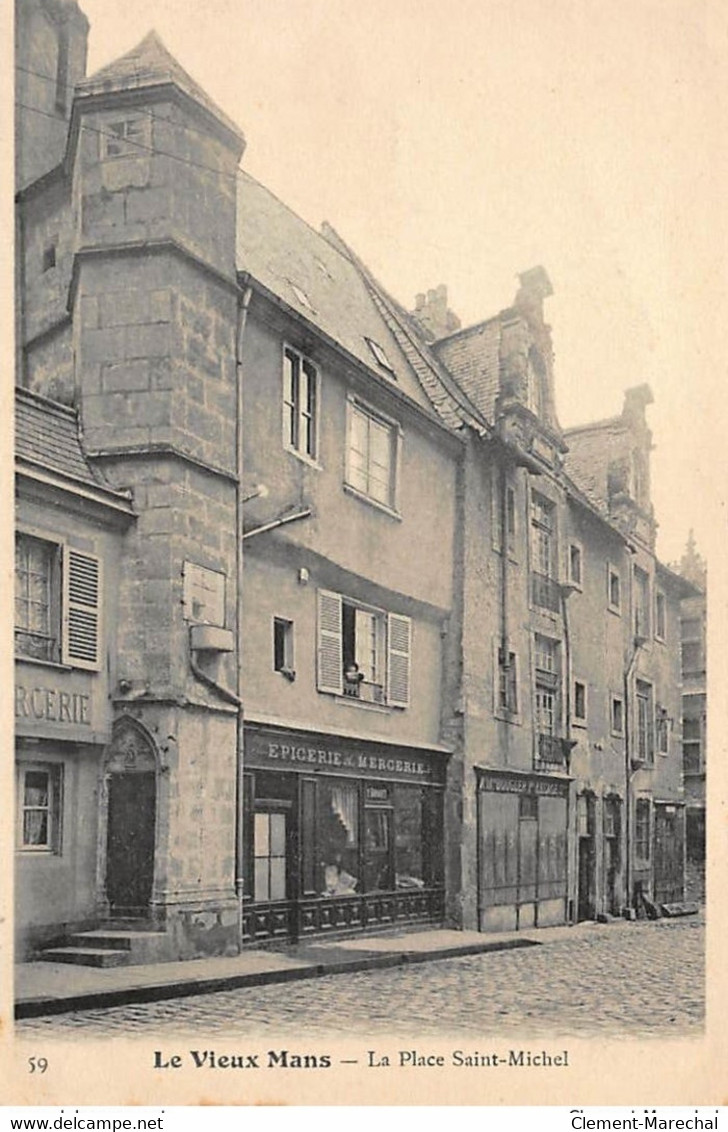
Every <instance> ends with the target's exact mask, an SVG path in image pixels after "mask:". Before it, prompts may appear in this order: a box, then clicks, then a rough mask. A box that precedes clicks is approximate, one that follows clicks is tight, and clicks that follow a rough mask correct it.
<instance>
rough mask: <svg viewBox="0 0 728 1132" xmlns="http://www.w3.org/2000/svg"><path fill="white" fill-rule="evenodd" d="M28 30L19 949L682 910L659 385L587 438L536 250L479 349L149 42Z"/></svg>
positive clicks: (55, 18)
mask: <svg viewBox="0 0 728 1132" xmlns="http://www.w3.org/2000/svg"><path fill="white" fill-rule="evenodd" d="M18 13H19V16H18V21H17V28H18V47H17V52H18V60H19V71H18V73H19V76H20V78H19V90H20V88H21V87H22V91H21V98H20V101H21V102H22V108H21V113H20V116H19V121H18V129H19V133H20V135H21V138H22V139H23V141H22V147H21V151H20V152H21V153H22V161H21V162H20V165H19V169H20V180H19V186H18V188H19V194H18V228H17V238H18V250H19V254H18V263H19V270H18V278H17V287H18V301H17V309H18V326H19V342H20V345H21V350H20V352H19V357H18V378H17V381H18V385H19V386H20V387H21V389H20V392H19V394H18V398H19V400H18V404H19V412H21V413H22V414H23V415H22V418H21V420H22V422H23V427H24V428H26V429H28V428H30V427H31V426H30V424H29V422H30V420H31V417H32V421H33V422H34V423H33V424H32V429H34V430H35V432H34V433H33V434H32V435H35V436H36V437H42V438H43V442H42V444H41V443H40V441H38V443H39V451H40V452H45V456H44V457H43V459H42V460H41V464H43V476H45V477H46V479H47V480H48V485H47V491H46V489H45V488H43V489H41V487H40V486H38V484H39V483H40V482H41V481H40V480H39V481H38V484H35V486H34V487H33V492H34V495H33V499H34V500H35V503H34V504H33V506H35V507H36V508H38V507H40V508H41V509H45V511H44V513H43V514H41V513H38V514H35V513H32V508H31V506H30V497H29V496H28V500H27V501H26V502H23V503H22V506H21V505H20V504H19V512H18V525H19V530H20V532H21V533H20V535H19V544H18V545H19V552H18V559H17V563H16V581H17V585H18V603H19V604H18V605H17V609H18V614H17V617H16V626H17V630H16V652H17V655H18V697H17V701H16V714H17V718H18V736H19V760H20V761H19V791H20V795H19V796H20V799H21V806H20V809H19V830H20V831H21V832H20V844H19V862H18V866H19V876H21V877H23V878H25V877H26V876H27V878H28V884H27V885H23V884H21V885H20V886H19V891H20V893H21V903H22V908H23V917H21V920H22V923H26V922H27V923H28V925H29V926H34V927H36V926H37V927H38V930H37V931H29V932H28V933H27V943H28V946H29V947H32V946H34V945H37V944H38V943H39V942H43V940H46V939H51V938H52V937H53V936H56V937H61V936H63V935H64V934H68V933H69V932H75V942H76V944H77V945H78V946H79V947H82V945H83V942H84V941H83V940H82V939H81V940H79V931H78V929H79V928H80V927H81V926H83V925H84V924H85V925H86V926H88V927H89V928H91V927H94V926H98V925H104V924H105V925H107V926H108V924H109V922H110V921H114V922H115V923H116V924H117V926H122V925H128V923H129V921H130V920H132V921H134V925H135V926H136V927H137V928H138V927H140V926H146V927H147V928H148V929H150V938H149V939H148V940H147V941H146V942H147V946H146V950H144V955H145V956H146V957H147V958H149V957H157V958H164V957H174V956H192V955H200V954H205V953H211V952H217V953H220V952H232V951H234V950H236V949H237V948H239V947H241V946H243V945H244V944H246V943H249V942H256V941H257V942H264V941H269V940H276V939H298V938H302V937H306V936H307V935H313V934H317V933H332V932H336V931H344V930H346V931H358V930H366V929H372V928H377V929H380V930H381V928H382V927H384V926H387V925H391V924H397V923H400V924H401V923H414V922H423V923H441V922H448V923H450V924H454V925H457V926H460V927H466V928H476V929H479V930H490V929H498V928H508V927H530V926H533V925H543V924H549V923H563V922H570V921H572V920H575V919H582V918H586V917H589V918H591V917H594V916H596V915H599V914H606V913H611V914H618V913H620V912H622V911H624V910H625V909H627V908H631V907H633V906H635V905H636V906H638V907H639V908H643V907H645V906H646V903H645V902H649V903H651V902H653V901H657V902H660V901H665V900H668V899H676V898H677V896H678V895H681V886H682V852H683V849H682V845H683V842H682V829H683V825H682V810H683V802H682V793H681V789H682V787H681V781H682V780H681V775H680V729H679V725H676V721H677V720H679V718H680V710H681V709H680V699H679V670H678V665H679V650H678V641H679V616H678V605H679V600H680V597H681V596H682V594H683V592H684V583H683V582H682V581H681V580H680V579H679V578H677V577H676V576H675V575H674V574H673V573H672V572H671V571H669V570H667V569H666V568H665V567H663V566H661V565H660V564H659V563H658V562H657V560H656V558H655V555H654V533H655V523H654V518H653V515H652V508H651V503H650V492H649V450H650V434H649V429H648V427H647V423H646V416H645V408H646V405H647V404H648V402H649V399H650V398H649V391H648V390H647V389H646V387H639V388H637V389H633V390H630V391H628V393H627V395H626V398H625V403H624V408H623V411H622V413H621V415H620V416H619V417H616V418H614V419H612V420H609V421H605V422H599V423H597V424H595V425H591V426H588V427H585V428H581V429H576V430H571V431H570V432H566V433H565V432H563V431H562V429H561V428H560V426H559V423H558V418H557V414H556V409H555V389H554V376H553V365H552V351H551V340H550V331H549V328H548V326H547V325H546V323H545V321H544V312H543V305H544V301H545V300H546V299H547V298H548V295H549V294H550V291H551V285H550V282H549V279H548V276H547V275H546V272H545V271H544V270H543V268H534V269H532V270H530V271H527V272H524V273H523V274H522V275H521V277H520V288H519V291H518V294H517V296H516V298H515V300H514V303H513V304H512V306H511V307H509V308H508V309H507V310H505V311H502V312H500V313H499V314H498V315H496V316H495V317H494V318H491V319H488V320H487V321H485V322H483V323H480V324H478V325H476V326H474V327H467V328H464V329H461V328H460V326H459V322H458V320H457V318H456V316H455V315H454V314H453V313H452V312H451V311H450V310H449V309H448V306H447V293H446V291H445V289H444V288H442V287H440V288H437V289H436V290H433V291H430V292H428V293H427V294H426V295H425V294H423V295H421V296H418V298H417V302H416V309H415V311H414V312H413V313H412V314H408V313H407V312H406V311H405V310H403V309H402V308H401V307H400V306H399V304H398V303H396V302H395V301H394V300H393V299H392V298H391V296H389V295H388V294H387V293H386V292H385V291H384V290H383V288H382V287H381V286H380V285H379V283H378V282H377V281H376V280H375V279H374V278H373V277H372V276H371V273H370V272H369V271H368V269H367V268H366V266H365V265H364V264H363V263H362V262H361V261H360V260H359V259H358V257H357V256H356V254H355V253H354V252H353V251H352V250H351V249H350V248H349V247H347V245H346V244H345V243H344V242H343V240H342V239H341V238H340V237H339V236H338V235H337V234H336V233H335V232H334V231H333V230H332V229H331V228H328V227H327V226H324V228H323V229H322V230H321V231H320V232H316V231H314V230H313V229H311V228H310V227H309V226H308V225H307V224H305V223H304V222H303V221H302V220H301V219H299V218H298V217H296V216H295V215H294V214H293V213H291V212H290V211H289V210H288V209H287V208H286V206H285V205H284V204H282V203H281V202H280V201H279V200H277V199H276V198H275V197H274V196H273V195H272V194H270V193H269V192H268V191H267V190H266V189H265V188H264V187H263V186H261V185H260V184H258V183H257V182H256V181H255V180H254V179H252V178H251V177H250V176H248V175H247V173H246V172H245V171H241V170H240V168H239V162H240V159H241V157H242V154H243V151H244V138H243V136H242V134H241V132H240V130H239V128H238V127H237V126H236V125H235V123H233V122H231V121H230V120H229V119H228V118H227V116H226V115H225V114H224V113H223V112H222V111H221V110H220V109H219V108H217V107H216V106H215V105H214V103H212V101H211V100H210V99H209V97H208V96H207V95H206V93H205V92H204V91H203V90H202V89H201V88H200V87H199V86H198V85H197V84H196V83H195V82H194V80H193V79H192V78H191V77H190V76H189V75H187V73H186V72H185V71H184V70H183V68H182V67H181V66H180V64H179V63H178V62H177V61H176V60H175V59H174V58H173V57H172V56H171V55H170V54H169V53H168V51H167V50H166V48H165V47H164V45H163V44H162V42H161V41H160V39H159V38H158V36H156V34H155V33H150V34H149V35H148V36H147V37H146V38H145V39H144V40H143V41H142V42H141V43H140V44H139V45H138V46H137V47H136V48H135V49H134V50H133V51H131V52H128V53H127V54H126V55H124V56H123V57H122V58H120V59H118V60H116V61H115V62H113V63H111V64H110V65H108V66H106V67H104V68H103V69H102V70H100V71H99V72H97V73H96V74H95V75H92V76H90V77H89V78H86V77H85V76H84V66H85V36H86V32H87V25H86V22H85V20H84V18H83V17H82V14H81V13H80V11H79V9H78V6H77V5H76V4H75V0H20V3H19V8H18ZM44 84H45V85H44ZM59 91H63V92H65V93H64V96H63V98H61V97H60V95H59ZM49 99H50V102H49V101H48V100H49ZM51 102H52V104H53V105H52V107H51ZM49 114H50V115H51V118H52V125H53V129H52V130H51V129H50V125H48V124H46V121H47V120H48V121H49V122H50V121H51V120H50V119H48V115H49ZM41 119H42V120H43V123H44V124H43V128H42V131H41V133H40V134H37V133H36V126H37V124H38V122H39V121H40V120H41ZM51 135H52V136H51ZM18 435H19V438H20V439H19V450H18V451H19V459H20V457H21V454H22V453H21V447H20V440H22V437H23V435H24V433H23V430H22V429H21V428H19V433H18ZM28 435H31V434H30V433H29V434H28ZM32 444H33V440H32V436H31V439H30V440H29V441H27V442H26V449H25V458H27V457H28V446H29V445H30V446H32ZM71 465H72V468H71ZM69 471H71V473H72V474H71V475H70V480H71V481H72V486H69V483H67V482H66V481H67V480H68V479H69V475H68V473H69ZM23 474H24V475H25V472H24V473H23ZM64 475H65V477H66V478H65V479H64V480H63V485H64V486H63V490H62V491H61V488H60V487H58V486H57V485H56V482H55V479H54V478H53V477H56V479H57V478H58V476H61V477H63V476H64ZM27 478H28V477H27V475H25V480H24V479H21V480H20V481H19V490H20V498H21V500H25V498H26V496H27V495H28V493H27V491H26V490H25V487H24V484H25V483H26V480H27ZM36 478H37V477H36ZM51 480H52V482H51ZM42 482H43V483H45V482H46V480H42ZM72 487H73V490H72ZM24 492H25V495H24V494H23V493H24ZM81 497H82V499H83V504H81V503H80V502H79V498H81ZM26 511H27V514H26ZM39 532H40V533H39ZM61 544H63V545H64V546H66V545H67V546H68V547H69V548H70V549H69V550H68V551H66V550H65V549H64V550H63V551H60V550H52V547H53V546H61ZM49 548H51V549H49ZM59 563H60V565H59ZM89 563H90V564H91V565H89ZM95 564H99V565H98V567H97V565H95ZM101 565H103V575H102V574H101ZM74 570H75V571H77V572H78V571H81V573H78V580H76V581H74V578H76V574H74ZM95 570H98V572H97V573H96V574H94V571H95ZM83 571H85V573H83ZM102 576H103V577H104V578H105V579H106V581H105V582H104V588H103V591H102V590H101V589H100V588H99V587H100V586H101V583H100V581H99V579H100V578H101V577H102ZM65 578H69V579H70V581H69V582H68V585H69V586H70V590H68V592H67V593H66V591H65V590H64V591H63V592H64V593H65V594H66V596H64V597H63V599H62V601H61V604H60V605H59V604H58V601H57V599H55V598H53V599H52V600H51V599H50V598H49V599H48V600H47V601H46V606H45V607H44V608H41V605H38V604H37V601H36V599H35V598H34V597H33V593H34V589H37V588H41V589H43V592H47V593H50V592H51V590H52V587H53V585H54V584H55V582H54V579H57V580H58V584H59V585H60V584H61V580H62V579H65ZM94 578H95V579H96V582H95V584H96V585H97V589H96V590H94V589H93V585H92V582H93V581H94ZM63 584H66V583H63ZM49 587H50V589H49ZM74 594H76V595H77V598H78V603H80V604H79V610H78V611H76V612H75V613H74V614H73V615H74V616H75V617H76V619H77V620H78V619H79V618H80V622H79V623H80V624H82V625H86V624H87V622H86V621H84V620H83V617H86V618H87V617H88V616H89V615H90V613H92V612H93V609H90V608H87V606H89V595H91V596H93V595H94V594H95V600H96V602H97V603H103V611H104V616H103V618H101V619H100V620H99V622H98V624H97V630H96V631H97V636H96V638H95V646H94V647H95V650H96V651H95V652H94V664H95V665H96V667H93V666H90V662H89V658H90V652H89V655H88V656H87V657H86V661H87V663H86V664H85V667H84V664H82V663H78V657H76V658H75V659H74V655H75V654H73V652H72V648H73V646H70V645H69V644H68V632H69V630H67V629H66V628H64V626H65V625H66V621H65V620H64V618H65V617H66V613H65V610H66V608H68V610H69V614H68V616H69V617H70V616H71V613H73V611H74V609H75V606H74V601H75V600H76V598H74ZM84 594H85V595H86V596H85V597H84ZM69 595H70V596H69ZM78 595H80V596H78ZM34 602H35V604H34ZM69 602H70V605H69ZM84 602H86V605H84ZM99 608H101V605H100V604H99ZM82 615H83V617H82ZM59 616H60V618H61V620H60V622H58V625H60V626H61V628H59V629H58V631H57V632H55V630H54V632H51V631H50V629H49V625H50V624H51V622H53V624H54V625H55V624H56V621H57V618H58V617H59ZM34 618H36V620H34ZM38 618H39V619H40V621H38V620H37V619H38ZM43 619H45V620H43ZM41 621H42V625H41V624H40V622H41ZM69 624H70V625H73V624H76V622H73V621H70V622H69ZM89 624H90V622H89ZM84 631H85V632H86V636H85V637H84V636H83V633H82V632H81V629H78V630H77V632H78V633H81V637H79V640H80V644H79V645H78V646H77V648H80V649H81V650H83V648H87V649H88V650H90V649H91V645H90V644H89V643H88V634H89V633H90V630H89V629H88V628H86V629H85V630H84ZM54 633H55V635H54ZM43 634H45V636H43ZM64 634H65V636H64ZM41 638H42V639H43V640H45V639H46V638H47V640H48V642H49V643H47V644H42V643H40V642H41ZM69 648H70V649H71V651H69ZM43 649H45V650H46V652H45V653H44V652H43ZM107 654H108V663H106V662H102V657H103V656H105V655H107ZM80 659H81V660H83V659H84V657H83V656H81V658H80ZM77 667H78V668H83V669H84V671H83V673H82V674H81V675H79V674H78V673H76V671H75V669H76V668H77ZM89 672H91V673H95V675H93V674H92V675H89V674H88V673H89ZM64 697H65V698H64ZM74 697H75V698H74ZM78 697H80V698H78ZM84 697H85V698H84ZM71 705H75V707H73V712H76V715H73V714H72V706H71ZM84 705H85V706H84ZM38 713H40V714H38ZM54 713H55V718H52V717H53V715H54ZM68 715H70V718H66V717H67V716H68ZM82 717H83V718H82ZM89 720H90V721H91V722H89ZM86 728H90V730H86ZM26 739H27V741H26ZM36 740H37V741H39V742H40V743H41V746H42V750H41V751H40V754H41V755H42V758H39V759H35V756H34V755H33V757H32V758H31V754H32V752H31V753H30V754H29V747H28V744H29V743H31V742H32V743H35V742H36ZM47 743H49V744H52V743H56V746H55V747H53V748H51V746H47V747H46V746H44V745H43V744H47ZM59 743H60V744H61V746H58V744H59ZM64 743H65V744H66V746H63V745H62V744H64ZM69 744H70V745H69ZM73 744H75V746H73ZM31 762H37V763H38V766H36V767H35V768H34V769H32V771H29V772H28V773H29V774H30V778H29V777H28V774H27V773H26V770H27V764H30V763H31ZM61 762H64V769H62V770H57V769H55V767H56V766H57V765H58V766H60V764H61ZM41 764H42V765H41ZM33 775H35V777H33ZM62 782H65V783H66V785H65V786H63V788H62ZM62 828H65V829H66V830H67V833H66V834H62V833H61V830H62ZM33 838H36V839H40V840H36V841H35V842H34V841H33ZM77 843H78V844H77ZM79 855H80V856H79ZM77 859H78V860H82V865H78V864H77V863H76V864H74V862H77ZM61 876H64V877H65V878H66V880H65V881H64V885H63V886H62V885H60V884H59V886H58V887H57V890H56V891H57V896H58V900H57V902H56V903H53V902H50V901H49V902H48V904H47V907H46V908H45V910H44V911H43V915H42V917H41V919H39V918H38V915H39V913H38V908H36V904H37V903H38V902H39V901H40V902H42V897H41V896H40V895H39V894H42V892H43V891H44V886H46V887H48V886H53V885H54V883H55V880H57V879H58V878H60V877H61ZM31 877H32V878H33V879H32V884H31V882H30V878H31ZM54 878H55V880H54ZM64 886H65V887H64ZM20 922H21V921H20V920H19V923H20ZM152 929H153V931H152ZM142 934H143V933H137V936H136V942H137V943H139V941H140V939H141V936H142ZM152 936H153V938H151V937H152ZM88 942H89V940H88V939H87V940H86V943H88ZM142 943H144V941H143V940H142ZM140 946H141V944H140ZM68 957H69V958H74V957H75V958H78V957H79V956H78V954H77V952H74V953H73V954H71V955H69V956H68Z"/></svg>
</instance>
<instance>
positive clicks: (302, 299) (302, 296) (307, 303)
mask: <svg viewBox="0 0 728 1132" xmlns="http://www.w3.org/2000/svg"><path fill="white" fill-rule="evenodd" d="M288 286H289V287H290V288H291V290H292V291H293V294H294V295H295V296H296V298H297V299H298V301H299V303H300V304H301V306H302V307H305V308H306V310H309V311H311V314H315V313H316V311H315V310H314V307H313V304H312V302H311V300H310V299H309V297H308V295H307V294H306V292H305V291H304V289H303V287H299V286H298V284H297V283H294V282H293V280H291V279H289V280H288Z"/></svg>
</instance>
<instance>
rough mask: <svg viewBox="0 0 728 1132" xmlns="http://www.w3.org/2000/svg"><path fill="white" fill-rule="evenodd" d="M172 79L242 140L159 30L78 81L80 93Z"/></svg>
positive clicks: (123, 89) (114, 89)
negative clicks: (168, 47)
mask: <svg viewBox="0 0 728 1132" xmlns="http://www.w3.org/2000/svg"><path fill="white" fill-rule="evenodd" d="M167 83H173V84H174V85H175V86H176V87H177V88H178V89H179V90H181V91H183V92H184V93H185V94H187V95H189V96H190V98H193V99H194V100H195V102H197V103H199V104H200V105H201V106H203V107H204V108H205V110H207V111H208V112H209V113H210V114H212V115H213V116H214V117H215V118H217V119H218V121H220V122H222V123H223V125H225V126H226V127H227V129H228V130H230V131H231V132H232V133H234V134H235V135H236V136H237V137H239V138H240V139H241V140H242V138H243V134H242V131H241V130H240V127H239V126H237V125H236V124H235V122H233V120H232V118H228V116H227V114H225V113H224V112H223V111H222V110H221V109H220V107H219V106H217V105H216V104H215V103H214V102H213V100H212V99H211V98H210V96H209V94H207V93H206V92H205V91H204V90H203V89H202V87H201V86H200V85H199V84H198V83H196V82H195V80H194V79H193V78H192V76H191V75H188V74H187V71H185V69H184V67H182V66H181V65H180V64H179V63H178V62H177V60H176V59H175V57H174V56H173V55H171V54H170V53H169V51H168V50H167V48H166V47H165V46H164V43H163V42H162V40H161V39H160V37H159V36H158V35H157V33H156V31H150V32H149V33H148V34H147V35H146V36H145V37H144V39H143V40H142V41H141V43H138V44H137V45H136V47H132V49H131V51H127V52H126V54H125V55H121V56H120V57H119V58H118V59H114V61H113V62H112V63H108V64H107V65H106V66H105V67H101V68H100V69H99V70H98V71H95V72H94V74H93V75H89V77H88V78H86V79H84V80H83V81H82V82H80V83H78V85H77V87H76V91H77V93H78V94H79V95H81V96H84V95H86V96H87V95H92V94H108V93H110V92H119V91H127V90H136V89H138V88H140V87H150V86H163V85H165V84H167Z"/></svg>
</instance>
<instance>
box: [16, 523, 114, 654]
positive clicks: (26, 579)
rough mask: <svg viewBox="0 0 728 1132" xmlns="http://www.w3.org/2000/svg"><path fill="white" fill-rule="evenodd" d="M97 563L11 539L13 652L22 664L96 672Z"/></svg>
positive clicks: (57, 546)
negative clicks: (31, 662) (47, 664)
mask: <svg viewBox="0 0 728 1132" xmlns="http://www.w3.org/2000/svg"><path fill="white" fill-rule="evenodd" d="M100 586H101V563H100V561H99V559H98V558H96V557H95V556H93V555H90V554H81V553H80V552H79V551H77V550H74V549H72V548H71V547H68V546H65V545H64V544H62V543H57V542H52V541H50V540H49V539H43V538H38V537H36V536H34V535H30V534H21V533H19V534H18V535H17V536H16V540H15V652H16V655H17V656H19V657H24V658H25V659H27V660H41V661H47V662H50V663H54V664H61V663H62V664H68V665H71V666H73V667H74V668H88V669H92V670H95V669H98V668H99V664H100V657H99V649H100V646H99V628H100V605H101V603H100Z"/></svg>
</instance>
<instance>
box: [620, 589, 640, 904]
mask: <svg viewBox="0 0 728 1132" xmlns="http://www.w3.org/2000/svg"><path fill="white" fill-rule="evenodd" d="M631 618H632V608H631V603H630V623H631ZM639 650H640V646H639V645H638V644H637V643H636V642H635V644H634V646H633V649H632V657H631V659H630V662H629V664H628V665H627V668H626V671H625V673H624V834H625V837H624V848H625V853H626V857H627V859H626V862H625V865H626V869H625V878H626V884H625V887H626V892H625V897H626V901H625V904H626V907H627V908H631V907H632V798H631V795H632V775H631V774H630V759H631V753H630V746H631V741H632V733H631V723H632V706H631V698H630V689H631V685H632V676H633V674H634V668H635V664H636V663H637V654H638V652H639Z"/></svg>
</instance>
